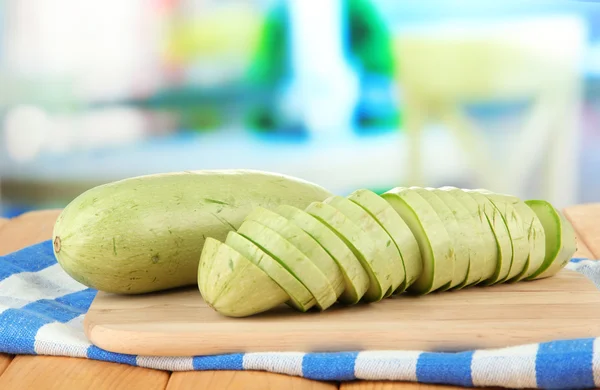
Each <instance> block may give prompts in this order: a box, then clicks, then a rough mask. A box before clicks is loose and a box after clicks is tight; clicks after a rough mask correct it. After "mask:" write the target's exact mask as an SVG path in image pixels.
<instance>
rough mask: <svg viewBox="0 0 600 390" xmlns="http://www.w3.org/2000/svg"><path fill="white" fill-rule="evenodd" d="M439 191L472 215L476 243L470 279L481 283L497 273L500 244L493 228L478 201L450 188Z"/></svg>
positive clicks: (472, 237) (470, 263) (472, 256)
mask: <svg viewBox="0 0 600 390" xmlns="http://www.w3.org/2000/svg"><path fill="white" fill-rule="evenodd" d="M437 191H439V192H443V193H447V194H449V195H450V196H451V197H452V198H453V199H454V200H456V201H458V202H459V203H460V204H461V205H462V206H463V207H464V208H465V209H466V210H467V212H468V213H469V214H470V215H471V219H472V221H473V223H474V224H475V226H472V229H473V232H474V234H473V235H470V238H471V239H472V240H475V241H474V242H473V243H472V244H471V245H470V251H471V253H470V257H469V279H470V280H471V281H474V280H475V279H476V278H479V281H478V282H476V283H479V282H481V281H483V280H485V279H486V278H488V277H490V275H493V274H494V272H495V271H496V265H497V258H498V243H497V242H496V236H495V235H494V231H493V230H492V226H491V225H490V223H489V222H488V220H487V218H486V216H485V213H484V212H482V211H481V208H480V207H479V204H478V203H477V201H475V199H473V197H471V196H470V195H469V194H467V193H466V192H464V191H462V190H461V189H459V188H456V187H450V186H445V187H441V188H439V189H437ZM449 203H450V201H448V202H447V204H449ZM451 208H452V207H451ZM473 262H475V264H476V265H477V266H476V267H473ZM478 274H479V275H478ZM468 285H471V283H470V282H469V283H467V286H468Z"/></svg>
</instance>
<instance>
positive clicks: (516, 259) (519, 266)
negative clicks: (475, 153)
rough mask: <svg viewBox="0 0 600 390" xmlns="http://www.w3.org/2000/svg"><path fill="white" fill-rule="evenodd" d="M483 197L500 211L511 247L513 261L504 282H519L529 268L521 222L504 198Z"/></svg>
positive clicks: (498, 196) (486, 195)
mask: <svg viewBox="0 0 600 390" xmlns="http://www.w3.org/2000/svg"><path fill="white" fill-rule="evenodd" d="M483 195H484V196H485V197H487V198H488V199H489V200H490V201H491V202H492V203H493V204H494V206H496V207H497V208H498V210H499V211H500V214H501V215H502V218H503V219H504V222H505V223H506V227H507V228H508V233H509V235H510V240H511V243H512V245H513V261H512V264H511V266H510V271H509V273H508V277H507V278H506V280H505V281H504V282H509V283H511V282H516V281H519V280H520V279H521V278H522V277H523V275H525V274H526V273H527V269H528V267H529V240H528V239H527V234H526V233H525V230H524V229H523V220H522V218H521V216H520V215H519V213H517V210H516V209H515V208H514V206H513V205H512V203H511V202H510V200H508V199H507V198H506V197H503V196H501V195H496V194H492V193H484V194H483Z"/></svg>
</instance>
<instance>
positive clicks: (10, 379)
mask: <svg viewBox="0 0 600 390" xmlns="http://www.w3.org/2000/svg"><path fill="white" fill-rule="evenodd" d="M57 215H58V212H57V211H55V210H51V211H44V212H33V213H28V214H25V215H22V216H20V217H18V218H15V219H12V220H10V221H9V222H7V221H6V220H3V219H0V255H1V254H6V253H9V252H11V251H13V250H17V249H20V248H21V247H23V246H26V245H30V244H33V243H35V242H39V241H42V240H46V239H50V238H51V231H52V225H53V223H54V220H55V218H56V216H57ZM565 215H566V216H567V218H568V219H569V220H570V221H571V223H573V226H574V227H575V229H576V231H577V233H578V237H579V239H580V241H579V242H580V245H579V248H578V252H577V254H576V256H579V257H588V258H595V259H598V258H600V250H599V249H600V245H599V244H600V223H598V221H600V204H591V205H581V206H574V207H570V208H568V209H566V210H565ZM581 243H583V245H581ZM588 245H589V247H588ZM593 251H595V252H593ZM590 255H591V256H590ZM11 360H12V357H11V356H9V355H4V354H0V389H12V388H14V389H19V390H21V389H23V390H29V389H36V390H37V389H53V388H62V389H71V388H73V389H87V388H93V389H95V390H104V389H106V390H109V389H113V388H116V389H119V388H122V389H136V388H144V389H154V388H157V389H158V388H161V389H165V388H167V387H168V388H169V390H180V389H188V388H193V389H204V388H211V387H213V386H211V384H213V385H214V386H222V388H225V389H255V388H261V389H265V390H268V389H281V388H292V389H303V390H304V389H306V390H308V389H316V388H317V389H320V388H324V389H329V388H336V387H337V385H336V384H329V383H325V384H322V383H319V384H320V385H323V386H327V387H315V386H316V383H317V382H314V381H310V380H306V379H303V378H296V377H287V376H283V375H278V374H273V373H268V372H235V373H232V372H228V371H205V372H177V373H173V374H171V373H170V372H161V371H155V370H149V369H145V368H141V367H130V366H125V365H121V364H117V363H108V362H100V361H92V360H85V359H77V358H58V357H47V356H19V357H17V358H15V359H14V360H12V361H11ZM3 370H4V372H3ZM71 370H74V371H71ZM71 372H73V373H75V375H76V377H77V378H79V381H78V382H77V383H75V382H68V383H67V382H66V381H65V380H64V379H62V376H63V375H64V373H71ZM58 373H61V374H62V375H58ZM156 373H158V374H156ZM5 375H9V376H7V377H6V378H5V377H4V376H5ZM155 375H156V376H155ZM166 376H170V379H169V380H168V382H166V381H165V377H166ZM102 377H107V379H103V378H102ZM282 377H283V378H287V379H288V380H289V382H285V384H284V386H283V387H282V385H281V384H282V382H281V380H282V379H281V378H282ZM61 381H62V382H61ZM292 383H293V384H292ZM207 384H208V385H207ZM256 384H258V385H256ZM58 385H60V386H58ZM137 386H140V387H137ZM161 386H162V387H161ZM339 387H340V388H341V389H344V390H375V389H378V390H453V389H459V387H453V386H436V385H423V384H415V383H405V382H372V381H355V382H345V383H341V384H339ZM217 388H218V387H217Z"/></svg>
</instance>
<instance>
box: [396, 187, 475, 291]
mask: <svg viewBox="0 0 600 390" xmlns="http://www.w3.org/2000/svg"><path fill="white" fill-rule="evenodd" d="M408 190H410V191H415V192H416V193H417V194H419V195H421V197H423V199H425V200H426V201H427V202H428V203H429V204H430V205H431V207H433V209H434V210H435V212H436V213H437V215H438V216H439V217H440V219H441V220H442V223H443V224H444V227H445V228H446V232H447V233H448V235H449V236H450V239H451V248H452V252H453V253H454V271H453V274H452V282H451V283H450V285H449V286H448V288H449V289H450V288H455V287H462V286H464V285H465V284H466V283H467V281H468V277H469V248H468V247H467V245H466V242H465V240H464V238H463V236H464V229H465V226H463V225H459V224H458V220H457V214H455V213H456V210H455V212H454V213H453V210H452V209H450V207H449V206H448V205H447V204H446V203H445V202H444V201H443V200H442V198H440V196H438V195H437V194H436V193H435V192H433V191H429V190H427V189H425V188H421V187H410V188H408ZM442 196H443V195H442Z"/></svg>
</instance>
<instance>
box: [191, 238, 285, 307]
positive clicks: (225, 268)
mask: <svg viewBox="0 0 600 390" xmlns="http://www.w3.org/2000/svg"><path fill="white" fill-rule="evenodd" d="M198 268H199V274H198V280H199V283H198V288H199V290H200V294H201V295H202V297H203V298H204V300H205V301H206V303H207V304H208V305H209V306H210V307H212V308H213V309H215V310H216V311H217V312H218V313H220V314H222V315H225V316H229V317H246V316H250V315H253V314H258V313H262V312H264V311H267V310H269V309H272V308H274V307H276V306H278V305H280V304H282V303H284V302H286V301H287V300H288V299H289V296H288V294H287V293H286V292H285V291H284V290H283V289H282V288H281V287H279V285H278V284H277V283H275V282H274V281H273V280H272V279H271V278H270V277H269V276H268V275H267V274H266V273H265V272H264V271H262V270H261V269H260V268H259V267H257V266H256V265H254V264H253V263H252V262H251V261H249V260H248V259H247V258H245V257H244V256H242V255H241V254H240V253H239V252H237V251H236V250H234V249H232V248H231V247H229V246H227V245H226V244H224V243H221V242H220V241H218V240H215V239H212V238H210V237H209V238H207V239H206V242H205V244H204V248H203V250H202V254H201V256H200V265H199V267H198Z"/></svg>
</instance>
